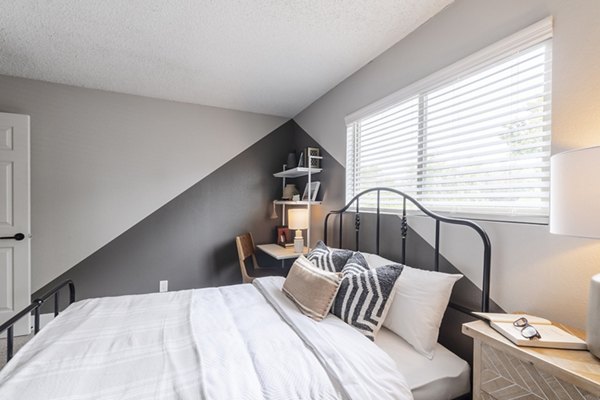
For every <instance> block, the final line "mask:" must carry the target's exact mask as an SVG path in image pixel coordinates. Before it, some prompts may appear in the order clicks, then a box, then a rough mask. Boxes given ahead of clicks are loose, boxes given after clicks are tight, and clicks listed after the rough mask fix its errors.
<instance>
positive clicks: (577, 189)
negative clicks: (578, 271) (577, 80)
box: [550, 146, 600, 358]
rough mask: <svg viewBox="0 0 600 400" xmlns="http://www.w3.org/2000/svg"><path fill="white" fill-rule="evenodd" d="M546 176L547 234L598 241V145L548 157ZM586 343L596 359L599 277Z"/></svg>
mask: <svg viewBox="0 0 600 400" xmlns="http://www.w3.org/2000/svg"><path fill="white" fill-rule="evenodd" d="M550 176H551V182H550V233H556V234H559V235H569V236H579V237H584V238H595V239H600V146H596V147H589V148H585V149H578V150H572V151H567V152H564V153H559V154H556V155H554V156H552V158H551V161H550ZM587 344H588V349H589V350H590V352H591V353H592V354H593V355H594V356H596V357H598V358H600V274H597V275H595V276H594V277H592V282H591V285H590V299H589V305H588V321H587Z"/></svg>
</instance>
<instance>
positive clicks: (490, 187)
mask: <svg viewBox="0 0 600 400" xmlns="http://www.w3.org/2000/svg"><path fill="white" fill-rule="evenodd" d="M551 31H552V30H551V20H545V21H542V22H540V23H538V24H536V25H534V26H533V27H530V28H529V29H528V30H526V31H524V32H520V33H519V34H517V35H515V36H513V37H510V38H508V39H506V40H505V41H503V42H500V43H498V44H496V45H495V46H492V47H490V48H488V49H485V50H483V51H482V52H479V53H477V54H476V55H474V56H472V57H470V58H469V59H467V60H464V61H463V62H459V63H457V64H455V65H453V66H451V67H449V68H448V69H446V70H444V71H440V72H439V73H437V74H434V76H432V77H430V78H426V79H424V80H423V81H420V82H418V83H417V84H415V85H412V86H411V87H410V88H407V89H405V90H403V91H401V92H398V93H396V94H394V95H392V96H390V97H389V98H386V99H384V100H382V101H381V102H379V103H376V104H374V105H371V106H369V107H367V108H366V109H365V110H361V111H359V112H357V113H355V115H353V116H349V117H347V119H346V122H347V137H348V142H347V163H346V168H347V177H346V188H347V189H346V190H347V193H346V194H347V199H348V200H349V199H351V198H352V197H353V196H355V195H356V194H358V193H360V192H361V191H363V190H366V189H369V188H373V187H392V188H395V189H398V190H400V191H403V192H405V193H407V194H410V195H412V196H413V197H415V198H416V199H417V200H419V201H420V202H421V203H422V204H424V205H425V206H426V207H428V208H430V209H432V210H436V211H445V212H452V213H459V214H468V215H469V216H472V217H477V216H480V217H481V218H490V217H491V218H494V216H496V217H497V216H500V219H508V220H515V221H527V220H530V219H531V220H536V221H540V220H542V221H543V220H544V218H547V216H548V202H549V185H550V184H549V181H550V177H549V174H550V170H549V160H550V138H551V132H550V128H551V123H550V122H551V119H550V118H551V115H550V110H551V76H552V41H551ZM369 205H370V204H369V202H367V203H366V204H361V206H365V207H369ZM382 206H383V208H384V209H388V210H395V209H398V208H399V207H400V206H401V199H400V198H396V197H394V196H390V197H384V198H383V203H382ZM532 217H533V218H532Z"/></svg>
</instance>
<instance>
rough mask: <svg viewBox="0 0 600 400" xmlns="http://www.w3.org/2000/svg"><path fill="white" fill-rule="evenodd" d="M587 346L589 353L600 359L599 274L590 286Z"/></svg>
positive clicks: (593, 278) (594, 277)
mask: <svg viewBox="0 0 600 400" xmlns="http://www.w3.org/2000/svg"><path fill="white" fill-rule="evenodd" d="M587 345H588V349H589V351H590V353H592V354H593V355H594V356H596V357H597V358H600V274H597V275H594V276H593V277H592V282H591V284H590V302H589V305H588V321H587Z"/></svg>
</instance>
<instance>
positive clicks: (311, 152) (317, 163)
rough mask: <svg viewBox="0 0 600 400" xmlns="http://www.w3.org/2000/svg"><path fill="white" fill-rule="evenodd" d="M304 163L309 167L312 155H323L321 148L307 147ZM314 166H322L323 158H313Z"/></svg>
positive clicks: (312, 164) (312, 165) (312, 163)
mask: <svg viewBox="0 0 600 400" xmlns="http://www.w3.org/2000/svg"><path fill="white" fill-rule="evenodd" d="M303 154H304V165H306V166H307V167H308V160H309V157H310V156H314V157H319V156H320V155H321V150H320V149H319V148H318V147H307V148H306V149H305V150H304V152H303ZM310 166H311V167H312V168H321V159H320V158H313V159H312V160H311V165H310Z"/></svg>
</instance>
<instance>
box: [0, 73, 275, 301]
mask: <svg viewBox="0 0 600 400" xmlns="http://www.w3.org/2000/svg"><path fill="white" fill-rule="evenodd" d="M0 111H3V112H13V113H21V114H29V115H31V171H32V176H31V185H32V187H31V195H32V208H31V211H32V213H31V215H32V234H33V238H32V290H33V291H35V290H37V289H39V288H41V287H42V286H43V285H45V284H47V283H48V282H50V281H51V280H52V279H54V278H56V277H57V276H58V275H60V274H62V273H63V272H65V271H66V270H68V269H69V268H71V267H73V266H74V265H75V264H77V263H78V262H80V261H81V260H83V259H84V258H86V257H87V256H89V255H90V254H92V253H93V252H95V251H96V250H98V249H100V248H101V247H102V246H104V245H105V244H107V243H108V242H110V241H111V240H112V239H114V238H115V237H117V236H118V235H120V234H121V233H123V232H124V231H126V230H127V229H128V228H130V227H131V226H133V225H134V224H136V223H137V222H139V221H141V220H142V219H143V218H144V217H146V216H148V215H149V214H151V213H152V212H153V211H155V210H156V209H158V208H159V207H161V206H162V205H164V204H165V203H166V202H168V201H169V200H171V199H173V198H174V197H175V196H177V195H178V194H180V193H182V192H183V191H184V190H186V189H187V188H189V187H190V186H192V185H193V184H195V183H196V182H198V181H199V180H201V179H202V178H204V177H205V176H206V175H208V174H209V173H211V172H212V171H214V170H215V169H217V168H218V167H219V166H221V165H223V164H224V163H225V162H227V161H228V160H230V159H231V158H233V157H234V156H236V155H237V154H239V153H240V152H242V151H243V150H245V149H246V148H247V147H249V146H250V145H252V144H253V143H255V142H256V141H258V140H259V139H261V138H262V137H263V136H265V135H266V134H268V133H269V132H271V131H273V130H274V129H275V128H277V127H278V126H279V125H281V124H282V123H284V122H285V121H286V120H285V119H283V118H279V117H272V116H267V115H261V114H253V113H246V112H241V111H233V110H225V109H219V108H212V107H203V106H198V105H192V104H185V103H176V102H170V101H162V100H156V99H150V98H144V97H138V96H130V95H122V94H116V93H110V92H103V91H99V90H91V89H83V88H75V87H71V86H66V85H58V84H50V83H45V82H39V81H32V80H26V79H18V78H9V77H5V76H0ZM156 229H160V227H156Z"/></svg>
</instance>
